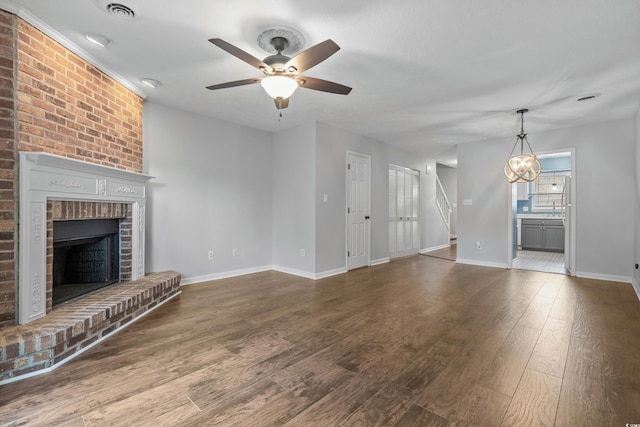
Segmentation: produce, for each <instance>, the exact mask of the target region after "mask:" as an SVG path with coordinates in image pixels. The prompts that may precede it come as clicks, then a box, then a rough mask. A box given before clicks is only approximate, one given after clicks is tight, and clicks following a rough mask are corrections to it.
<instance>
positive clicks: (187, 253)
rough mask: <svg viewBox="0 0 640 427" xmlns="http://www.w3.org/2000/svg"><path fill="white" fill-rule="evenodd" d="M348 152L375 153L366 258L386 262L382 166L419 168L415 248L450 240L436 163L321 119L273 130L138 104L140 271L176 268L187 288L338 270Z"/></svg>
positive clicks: (341, 254)
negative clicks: (142, 184)
mask: <svg viewBox="0 0 640 427" xmlns="http://www.w3.org/2000/svg"><path fill="white" fill-rule="evenodd" d="M347 151H354V152H358V153H361V154H366V155H369V156H370V157H371V166H372V168H371V185H372V187H371V188H372V195H371V196H372V197H371V260H372V261H376V260H384V259H386V258H387V257H388V255H389V254H388V168H389V164H390V163H392V164H396V165H400V166H404V167H408V168H412V169H416V170H419V171H420V187H421V192H420V197H421V207H420V211H421V248H431V247H434V246H440V245H442V244H445V243H447V242H448V235H447V234H446V229H445V228H444V225H443V222H442V220H441V218H440V216H439V213H438V211H437V209H436V206H435V169H436V165H435V161H434V160H433V159H428V158H423V159H420V158H417V157H416V156H415V155H414V154H412V153H408V152H405V151H402V150H399V149H396V148H394V147H391V146H389V145H386V144H384V143H382V142H379V141H374V140H371V139H369V138H366V137H363V136H360V135H356V134H353V133H351V132H347V131H345V130H343V129H339V128H336V127H333V126H330V125H326V124H321V123H315V122H311V123H308V124H305V125H302V126H298V127H295V128H290V129H286V130H283V131H281V132H277V133H274V134H271V133H268V132H262V131H258V130H255V129H251V128H247V127H244V126H239V125H234V124H231V123H227V122H223V121H219V120H214V119H210V118H207V117H203V116H198V115H195V114H192V113H187V112H183V111H180V110H176V109H172V108H169V107H165V106H162V105H159V104H154V103H147V104H145V114H144V172H145V173H147V174H150V175H153V176H155V177H156V178H155V179H153V180H152V181H151V182H150V183H149V185H148V192H149V205H148V221H147V224H146V232H147V242H146V243H147V260H146V269H147V271H161V270H167V269H173V270H176V271H178V272H180V273H182V274H183V279H184V281H185V282H187V283H190V282H196V281H202V280H209V279H215V278H218V277H224V276H225V275H234V274H240V273H245V272H249V271H257V270H260V269H267V268H271V267H273V268H276V269H279V270H282V271H286V272H290V273H294V274H300V275H303V276H308V277H315V276H317V275H322V274H323V273H324V274H331V273H335V272H336V271H337V270H341V269H342V270H344V269H345V268H346V258H345V251H346V156H347ZM427 164H428V165H430V166H431V170H432V171H433V172H432V174H431V175H425V166H426V165H427ZM324 194H327V197H328V200H327V202H326V203H325V202H324V201H323V196H324ZM234 248H237V250H238V255H237V256H233V255H232V250H233V249H234ZM301 249H304V250H305V256H302V255H301ZM210 250H213V252H214V259H213V260H209V259H208V258H207V253H208V251H210Z"/></svg>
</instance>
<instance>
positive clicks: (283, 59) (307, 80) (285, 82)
mask: <svg viewBox="0 0 640 427" xmlns="http://www.w3.org/2000/svg"><path fill="white" fill-rule="evenodd" d="M209 41H210V42H211V43H213V44H214V45H216V46H218V47H219V48H220V49H222V50H224V51H226V52H228V53H230V54H231V55H233V56H235V57H236V58H238V59H240V60H242V61H244V62H246V63H247V64H249V65H251V66H253V67H256V68H257V69H259V70H260V71H262V72H263V73H264V75H265V77H263V78H250V79H244V80H236V81H233V82H227V83H220V84H217V85H211V86H207V89H210V90H216V89H224V88H228V87H235V86H244V85H250V84H254V83H260V84H261V85H262V87H263V88H264V90H265V91H266V92H267V94H269V96H271V97H272V98H273V99H274V101H275V104H276V108H277V109H278V110H281V109H283V108H287V107H288V106H289V97H290V96H291V95H292V94H293V92H294V91H295V90H296V89H297V88H298V87H303V88H307V89H313V90H318V91H321V92H329V93H336V94H340V95H348V94H349V92H351V88H350V87H348V86H344V85H341V84H338V83H334V82H330V81H327V80H322V79H317V78H315V77H308V76H302V75H300V74H299V73H302V72H304V71H306V70H308V69H309V68H311V67H314V66H316V65H318V64H319V63H321V62H322V61H324V60H325V59H327V58H329V57H330V56H331V55H333V54H334V53H336V52H337V51H338V50H340V46H338V45H337V44H336V43H335V42H334V41H333V40H331V39H328V40H325V41H323V42H322V43H318V44H317V45H315V46H312V47H310V48H309V49H307V50H305V51H303V52H301V53H299V54H298V55H296V56H295V57H293V58H289V57H288V56H286V55H283V54H282V52H283V51H284V50H286V49H287V47H289V39H288V38H286V37H283V36H275V37H273V38H271V39H270V40H269V42H270V44H271V46H272V47H273V50H275V52H276V54H275V55H271V56H267V57H266V58H264V59H263V60H260V59H258V58H256V57H255V56H253V55H251V54H249V53H247V52H245V51H244V50H242V49H239V48H237V47H236V46H234V45H232V44H230V43H228V42H226V41H224V40H222V39H219V38H214V39H209Z"/></svg>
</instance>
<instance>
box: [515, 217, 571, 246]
mask: <svg viewBox="0 0 640 427" xmlns="http://www.w3.org/2000/svg"><path fill="white" fill-rule="evenodd" d="M522 249H527V250H534V251H549V252H564V225H563V223H562V220H561V219H523V220H522Z"/></svg>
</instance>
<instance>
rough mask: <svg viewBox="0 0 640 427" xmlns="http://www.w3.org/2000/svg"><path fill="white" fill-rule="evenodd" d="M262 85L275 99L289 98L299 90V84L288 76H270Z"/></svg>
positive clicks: (263, 80)
mask: <svg viewBox="0 0 640 427" xmlns="http://www.w3.org/2000/svg"><path fill="white" fill-rule="evenodd" d="M260 84H261V85H262V87H263V88H264V90H265V92H267V94H268V95H269V96H270V97H272V98H273V99H277V98H284V99H286V98H289V97H290V96H291V95H293V92H295V91H296V89H297V88H298V82H297V81H295V80H294V79H292V78H291V77H287V76H268V77H265V78H264V79H262V81H261V82H260Z"/></svg>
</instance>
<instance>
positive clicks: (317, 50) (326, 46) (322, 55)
mask: <svg viewBox="0 0 640 427" xmlns="http://www.w3.org/2000/svg"><path fill="white" fill-rule="evenodd" d="M339 50H340V46H338V45H337V44H335V43H334V41H333V40H331V39H328V40H325V41H323V42H322V43H318V44H317V45H315V46H311V47H310V48H309V49H307V50H305V51H302V52H300V53H299V54H298V55H296V56H295V57H294V58H292V59H290V60H289V62H287V63H286V64H285V66H284V69H285V70H287V72H290V68H291V67H294V68H295V71H294V72H298V73H301V72H303V71H305V70H308V69H309V68H311V67H313V66H315V65H318V64H319V63H321V62H322V61H324V60H325V59H327V58H328V57H330V56H331V55H333V54H334V53H336V52H337V51H339Z"/></svg>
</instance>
